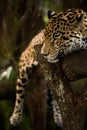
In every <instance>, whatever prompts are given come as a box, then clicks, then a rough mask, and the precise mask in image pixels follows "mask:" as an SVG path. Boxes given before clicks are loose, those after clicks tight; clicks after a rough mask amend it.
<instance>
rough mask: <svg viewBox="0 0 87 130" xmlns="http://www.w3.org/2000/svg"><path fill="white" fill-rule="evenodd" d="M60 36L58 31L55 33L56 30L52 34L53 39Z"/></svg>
mask: <svg viewBox="0 0 87 130" xmlns="http://www.w3.org/2000/svg"><path fill="white" fill-rule="evenodd" d="M60 36H61V35H60V33H57V32H56V33H54V34H53V38H54V39H55V40H56V39H59V38H60Z"/></svg>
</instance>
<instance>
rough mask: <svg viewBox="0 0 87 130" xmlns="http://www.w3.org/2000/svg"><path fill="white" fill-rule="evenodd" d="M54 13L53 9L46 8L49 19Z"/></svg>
mask: <svg viewBox="0 0 87 130" xmlns="http://www.w3.org/2000/svg"><path fill="white" fill-rule="evenodd" d="M55 14H56V13H55V12H54V11H51V10H48V14H47V16H48V18H49V19H50V18H51V17H52V16H54V15H55Z"/></svg>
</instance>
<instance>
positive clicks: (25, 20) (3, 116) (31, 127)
mask: <svg viewBox="0 0 87 130" xmlns="http://www.w3.org/2000/svg"><path fill="white" fill-rule="evenodd" d="M67 8H81V9H83V10H85V11H87V1H86V0H70V1H69V0H0V130H12V129H13V130H17V129H19V130H48V129H50V130H56V129H57V130H58V129H60V128H58V127H57V126H56V124H54V122H53V119H52V112H51V111H50V110H47V113H46V110H45V109H46V98H45V96H46V92H45V93H44V90H45V89H46V88H43V89H40V88H38V92H37V88H35V90H33V89H31V90H30V91H31V92H30V93H29V95H28V94H27V95H28V96H27V98H26V103H25V108H24V114H23V122H22V123H21V124H20V126H17V127H12V126H11V125H10V123H9V118H10V116H11V114H12V112H13V107H14V102H15V86H16V78H17V73H18V61H19V57H20V54H21V52H22V51H23V50H24V49H25V48H26V47H27V46H28V44H29V42H30V40H31V39H32V38H33V37H34V36H35V35H36V34H37V33H38V32H39V31H40V30H41V29H42V28H44V26H45V25H46V23H47V22H48V18H47V12H48V10H49V9H50V10H53V11H56V12H59V11H61V10H65V9H67ZM30 84H31V86H33V81H31V82H30ZM31 86H30V87H31ZM36 96H37V99H36ZM38 96H39V97H38ZM38 104H40V105H39V106H38ZM38 108H40V109H39V110H38ZM42 108H44V109H42ZM36 113H37V114H36ZM41 113H42V115H43V117H41ZM46 115H48V116H46ZM45 117H47V119H46V118H45ZM40 122H41V123H40ZM42 122H43V123H42ZM45 122H46V123H45ZM36 126H38V127H36Z"/></svg>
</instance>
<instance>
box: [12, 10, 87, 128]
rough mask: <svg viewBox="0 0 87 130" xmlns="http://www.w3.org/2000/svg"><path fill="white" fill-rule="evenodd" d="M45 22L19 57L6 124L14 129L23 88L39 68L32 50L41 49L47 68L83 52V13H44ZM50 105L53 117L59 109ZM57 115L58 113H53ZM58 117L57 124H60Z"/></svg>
mask: <svg viewBox="0 0 87 130" xmlns="http://www.w3.org/2000/svg"><path fill="white" fill-rule="evenodd" d="M48 18H49V22H48V23H47V25H46V27H45V28H44V29H43V30H41V31H40V32H39V33H38V34H37V35H36V36H35V37H34V38H33V39H32V40H31V42H30V43H29V46H28V47H27V48H26V50H25V51H24V52H23V53H22V54H21V57H20V61H19V77H18V79H17V85H16V102H15V107H14V111H13V114H12V116H11V118H10V123H11V124H12V125H14V126H15V125H18V124H19V123H20V122H21V121H22V114H23V104H24V94H25V86H27V83H28V80H29V77H30V76H31V75H32V73H34V71H33V68H34V67H38V65H39V64H40V63H39V61H38V58H37V53H36V51H35V46H36V45H41V50H40V52H41V55H42V56H43V57H44V58H45V59H46V60H47V61H48V63H49V62H50V63H51V64H55V63H56V62H58V61H59V60H60V59H61V58H63V57H64V56H65V55H67V54H69V53H72V52H73V51H77V50H80V49H87V13H86V12H85V11H83V10H82V9H67V10H66V11H62V12H59V13H55V12H52V11H48ZM52 105H53V109H54V110H53V111H54V117H55V111H57V110H58V109H59V107H58V104H57V103H56V102H55V99H54V101H53V104H52ZM56 108H58V109H56ZM59 112H60V111H59V110H58V112H57V113H58V114H59ZM60 115H61V114H59V120H60V121H59V122H62V119H61V118H60ZM54 119H55V120H56V118H54ZM61 124H62V123H61Z"/></svg>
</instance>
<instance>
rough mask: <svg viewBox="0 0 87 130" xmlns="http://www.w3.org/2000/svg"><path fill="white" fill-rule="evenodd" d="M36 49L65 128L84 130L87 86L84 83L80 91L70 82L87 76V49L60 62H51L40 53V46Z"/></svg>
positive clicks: (74, 53) (66, 129)
mask: <svg viewBox="0 0 87 130" xmlns="http://www.w3.org/2000/svg"><path fill="white" fill-rule="evenodd" d="M35 49H36V52H37V58H38V60H39V62H40V67H41V70H42V72H43V73H44V77H45V80H46V83H47V85H48V86H49V87H50V88H51V90H52V91H53V94H54V96H55V98H56V100H57V102H58V105H59V107H60V110H61V115H62V120H63V130H84V121H85V116H84V115H85V112H86V111H87V105H86V104H87V101H86V99H87V94H86V93H87V87H86V85H84V88H82V89H81V88H80V91H78V92H74V91H73V89H72V87H71V84H70V83H71V81H75V80H77V79H80V78H84V77H87V61H86V59H87V51H86V50H81V51H78V52H73V53H72V54H69V55H67V56H66V57H65V58H64V59H61V60H60V62H59V63H56V64H51V63H48V62H47V61H46V60H45V59H44V58H43V56H41V55H40V46H36V47H35ZM79 57H80V58H79ZM70 72H71V73H70ZM78 87H79V86H78Z"/></svg>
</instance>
